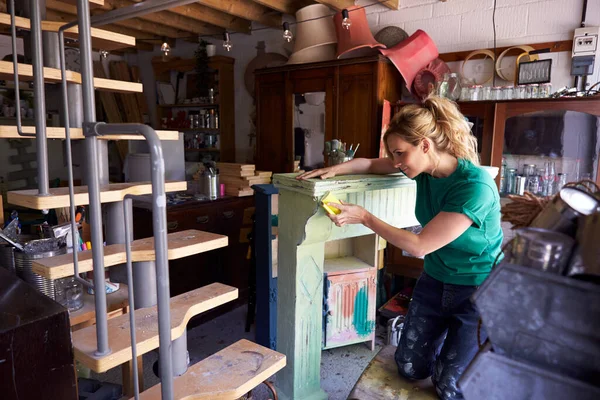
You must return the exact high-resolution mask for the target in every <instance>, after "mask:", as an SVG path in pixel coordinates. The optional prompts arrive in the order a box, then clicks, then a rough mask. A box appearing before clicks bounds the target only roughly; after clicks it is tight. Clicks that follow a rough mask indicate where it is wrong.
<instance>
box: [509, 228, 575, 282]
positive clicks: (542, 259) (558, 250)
mask: <svg viewBox="0 0 600 400" xmlns="http://www.w3.org/2000/svg"><path fill="white" fill-rule="evenodd" d="M574 245H575V240H574V239H573V238H571V237H569V236H567V235H565V234H564V233H560V232H553V231H549V230H546V229H540V228H521V229H517V231H516V236H515V238H514V239H513V245H512V250H511V255H510V261H509V262H511V263H513V264H518V265H523V266H525V267H530V268H535V269H538V270H541V271H546V272H552V273H556V274H562V273H563V271H564V270H565V268H566V267H567V263H568V262H569V258H570V256H571V251H572V250H573V246H574Z"/></svg>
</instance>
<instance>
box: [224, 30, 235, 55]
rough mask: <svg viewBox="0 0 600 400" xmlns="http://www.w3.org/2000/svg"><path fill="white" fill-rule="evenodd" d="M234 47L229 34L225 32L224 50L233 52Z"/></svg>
mask: <svg viewBox="0 0 600 400" xmlns="http://www.w3.org/2000/svg"><path fill="white" fill-rule="evenodd" d="M232 47H233V44H232V43H231V40H230V39H229V32H225V33H224V34H223V48H224V49H225V50H227V51H231V48H232Z"/></svg>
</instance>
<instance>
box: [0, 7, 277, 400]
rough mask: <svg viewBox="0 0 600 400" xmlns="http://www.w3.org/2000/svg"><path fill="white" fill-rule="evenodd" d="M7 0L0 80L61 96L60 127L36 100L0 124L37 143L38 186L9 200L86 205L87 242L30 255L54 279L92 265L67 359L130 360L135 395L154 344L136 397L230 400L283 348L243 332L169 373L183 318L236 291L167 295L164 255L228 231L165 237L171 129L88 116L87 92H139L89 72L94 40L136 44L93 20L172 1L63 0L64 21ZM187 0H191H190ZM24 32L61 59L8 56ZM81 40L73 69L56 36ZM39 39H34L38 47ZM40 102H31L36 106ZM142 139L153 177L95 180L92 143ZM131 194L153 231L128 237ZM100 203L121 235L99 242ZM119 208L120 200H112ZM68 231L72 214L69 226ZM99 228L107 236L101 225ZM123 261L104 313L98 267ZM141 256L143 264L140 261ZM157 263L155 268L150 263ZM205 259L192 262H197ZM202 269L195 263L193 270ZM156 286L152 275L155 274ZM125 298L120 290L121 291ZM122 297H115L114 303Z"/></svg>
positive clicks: (180, 185) (202, 246)
mask: <svg viewBox="0 0 600 400" xmlns="http://www.w3.org/2000/svg"><path fill="white" fill-rule="evenodd" d="M14 1H15V0H7V5H8V11H9V14H6V13H0V27H4V28H7V27H9V28H10V30H11V35H12V37H13V59H14V61H13V62H8V61H0V79H7V80H14V81H15V87H16V88H17V92H18V88H19V81H20V80H22V81H33V82H34V93H35V98H36V99H43V98H44V85H43V84H40V83H60V84H61V85H62V94H63V113H64V115H63V117H64V118H63V119H64V120H65V121H66V123H65V126H64V127H57V128H56V127H53V128H47V127H46V126H45V118H43V114H42V112H43V111H44V110H43V108H44V103H43V101H42V102H41V103H36V125H35V126H34V127H23V126H21V124H20V116H19V115H18V118H17V121H18V122H17V126H0V139H1V138H22V139H26V138H35V139H37V141H36V145H37V150H38V155H37V161H38V168H39V172H38V189H37V190H19V191H10V192H8V194H7V201H8V202H9V203H10V204H14V205H19V206H23V207H27V208H32V209H37V210H48V209H53V208H59V207H69V208H70V211H71V219H72V220H74V207H75V206H76V205H89V215H90V228H91V231H92V232H91V236H92V250H91V251H85V252H79V251H75V252H74V253H73V254H69V255H63V256H57V257H52V258H46V259H41V260H35V262H34V263H33V266H32V269H33V271H34V272H35V273H37V274H39V275H40V276H42V277H44V278H46V279H60V278H63V277H67V276H75V278H76V279H78V280H80V281H82V283H84V284H88V283H87V282H86V281H84V280H82V279H81V278H80V277H79V275H78V274H79V273H82V272H88V271H93V273H94V282H95V283H94V290H95V293H96V295H95V296H94V301H95V318H96V325H92V326H87V327H84V328H82V329H79V330H77V331H74V332H72V342H73V347H74V349H75V358H76V360H78V361H79V362H81V363H82V364H84V365H86V366H88V367H90V368H91V369H93V370H94V371H96V372H104V371H106V370H108V369H110V368H112V367H115V366H118V365H122V364H124V363H127V362H132V363H133V369H134V372H133V377H134V386H135V393H134V394H135V396H136V397H137V396H138V388H137V386H138V384H137V375H138V373H137V359H138V356H140V355H142V354H145V353H147V352H149V351H152V350H156V349H158V350H160V376H161V384H159V385H157V386H154V387H152V388H150V389H149V390H147V391H145V392H142V393H141V398H148V399H159V398H161V399H173V398H177V399H180V398H189V399H192V398H206V399H235V398H239V397H240V396H242V395H243V394H244V393H247V392H248V391H250V390H252V389H253V388H254V387H256V386H257V385H259V384H260V383H261V382H262V381H264V380H265V379H267V378H268V377H270V376H271V375H273V374H274V373H276V372H277V371H279V370H281V369H282V368H283V367H284V366H285V362H286V360H285V356H284V355H283V354H280V353H277V352H275V351H273V350H270V349H267V348H264V347H262V346H259V345H257V344H255V343H252V342H249V341H247V340H241V341H239V342H237V343H234V344H233V345H231V346H229V347H227V348H226V349H223V350H221V351H220V352H218V353H216V354H214V355H213V356H210V357H208V358H207V359H205V360H202V361H200V362H199V363H197V364H195V365H194V366H191V367H189V368H188V369H187V371H185V372H184V373H183V374H181V375H180V376H178V377H174V376H173V375H174V374H173V366H172V364H173V362H172V356H171V352H172V347H175V346H174V343H175V342H176V341H178V340H180V339H185V338H186V326H187V323H188V321H189V320H190V318H192V317H193V316H195V315H198V314H200V313H203V312H206V311H208V310H210V309H212V308H215V307H218V306H220V305H222V304H225V303H227V302H229V301H232V300H234V299H236V298H237V296H238V289H237V288H234V287H230V286H227V285H223V284H220V283H213V284H210V285H207V286H205V287H202V288H198V289H195V290H192V291H190V292H187V293H184V294H181V295H179V296H175V297H173V298H170V296H169V274H168V260H173V259H177V258H181V257H187V256H191V255H194V254H199V253H202V252H205V251H211V250H213V249H217V248H220V247H225V246H227V237H226V236H222V235H215V234H212V233H208V232H201V231H196V230H189V231H183V232H177V233H173V234H170V235H167V233H166V232H167V229H166V196H165V193H167V192H170V191H180V190H185V189H186V183H185V182H165V180H164V162H163V160H162V147H161V145H160V141H161V140H177V138H178V132H174V131H154V130H153V129H152V128H150V127H148V126H145V125H141V124H104V123H99V122H95V121H96V120H95V119H96V117H95V112H94V96H93V94H94V90H106V91H111V92H124V93H142V92H143V87H142V85H141V84H139V83H133V82H123V81H117V80H112V79H106V78H98V77H96V78H95V77H94V76H93V74H92V71H93V68H92V60H91V50H92V48H103V49H121V48H125V47H128V46H133V45H134V44H135V38H134V37H131V36H128V35H123V34H115V33H112V32H108V31H105V30H102V29H101V28H96V27H92V25H94V24H98V25H102V24H105V23H110V22H112V21H114V20H115V19H123V16H126V15H128V13H131V14H132V15H133V13H136V15H139V13H140V12H145V13H151V12H155V11H158V10H162V9H166V8H168V7H169V6H170V4H171V3H173V0H166V1H162V0H160V1H159V0H147V1H145V2H143V3H140V4H136V5H135V10H134V7H133V6H129V7H125V8H122V9H119V10H118V12H113V11H111V12H107V13H104V14H102V15H99V16H95V17H91V16H90V8H91V7H94V6H100V5H102V4H103V3H104V1H103V0H62V1H64V2H66V3H71V4H77V11H78V17H77V18H78V20H77V21H73V22H70V23H67V24H62V23H56V22H51V21H41V18H40V9H39V7H40V5H39V2H38V1H37V0H26V1H29V2H30V3H29V4H30V9H31V18H21V17H16V16H15V15H14ZM191 2H192V1H190V3H191ZM17 28H19V29H25V30H30V31H31V37H32V44H34V46H32V47H33V48H34V49H36V48H41V44H42V42H41V31H47V32H53V33H57V34H58V37H59V49H57V50H58V51H59V53H60V56H61V57H60V58H61V66H60V68H47V67H42V58H41V56H40V55H41V52H36V51H34V52H33V53H34V54H33V57H32V59H33V62H32V63H31V64H24V63H19V62H18V61H17V54H16V29H17ZM65 37H71V38H77V39H78V40H79V45H80V50H81V64H82V71H81V73H77V72H73V71H68V70H66V68H65V65H64V64H65V62H64V38H65ZM36 46H37V47H36ZM68 83H76V84H81V85H82V93H83V120H84V124H83V127H81V128H71V127H70V126H69V122H68V121H69V118H68V110H69V107H68V99H67V84H68ZM38 106H39V107H38ZM46 139H67V142H66V145H67V165H68V172H69V188H58V189H49V188H48V182H47V181H48V179H47V176H48V170H47V169H48V165H47V148H46V146H45V141H46ZM76 139H79V140H84V141H85V146H86V162H87V169H86V170H87V176H86V181H87V183H88V185H87V186H78V187H75V186H74V185H73V171H72V162H71V146H70V140H76ZM143 139H145V140H147V141H148V144H149V146H148V147H149V148H150V151H151V167H152V168H151V169H152V182H151V183H148V182H137V183H127V184H109V183H108V182H101V179H100V177H99V173H98V171H99V168H100V167H101V166H102V164H103V163H106V162H107V160H105V159H99V156H98V154H99V150H98V149H99V148H100V146H102V143H106V140H143ZM134 195H151V196H152V204H153V228H154V237H153V238H148V239H142V240H136V241H132V240H131V238H132V237H133V234H132V227H131V222H130V219H131V207H132V205H131V198H132V196H134ZM101 205H104V207H108V210H109V211H110V212H112V213H113V214H114V213H117V214H118V213H122V214H121V215H122V216H123V217H124V218H123V219H124V221H125V222H124V224H123V226H122V227H118V226H111V227H110V228H111V233H110V236H115V237H117V236H119V235H120V234H123V237H124V238H125V239H122V240H121V241H118V242H116V243H115V244H110V245H108V246H106V247H104V246H103V245H102V243H103V239H104V238H103V234H102V214H101ZM119 207H120V208H119ZM72 227H73V229H75V227H74V222H73V225H72ZM107 236H109V233H108V229H107ZM123 263H126V266H127V284H128V285H127V290H128V297H129V299H128V301H129V308H130V313H129V314H123V315H119V316H116V317H114V318H111V319H110V320H108V319H107V311H108V310H107V304H106V303H107V301H106V293H105V291H104V268H105V267H113V266H116V265H123ZM136 263H137V264H138V265H141V266H142V268H146V267H147V265H148V266H149V267H151V268H155V271H156V282H155V285H156V287H157V293H158V295H157V298H158V300H157V301H156V304H154V305H152V306H148V307H143V308H138V309H137V310H136V309H135V306H134V304H135V303H134V296H135V294H134V292H133V286H134V282H135V280H133V275H132V269H133V268H132V265H133V264H136ZM144 263H148V264H147V265H146V264H144ZM154 265H155V267H154ZM203 267H210V266H198V268H199V269H200V270H201V269H202V268H203ZM199 273H201V271H199ZM153 284H154V282H153ZM121 296H123V293H121ZM123 300H124V298H123V297H120V298H119V302H118V303H119V304H118V306H122V304H123V303H122V302H123Z"/></svg>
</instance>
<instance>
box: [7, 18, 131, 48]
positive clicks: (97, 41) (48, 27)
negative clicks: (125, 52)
mask: <svg viewBox="0 0 600 400" xmlns="http://www.w3.org/2000/svg"><path fill="white" fill-rule="evenodd" d="M15 25H16V27H17V29H24V30H31V23H30V21H29V19H28V18H23V17H15ZM62 25H64V23H63V22H56V21H42V31H46V32H58V30H59V29H60V27H61V26H62ZM0 26H2V27H7V28H10V14H7V13H0ZM8 30H9V29H6V31H8ZM65 37H67V38H71V39H79V31H78V29H77V27H76V26H75V27H73V28H70V29H67V30H66V31H65ZM92 47H94V48H96V49H102V50H107V51H112V50H117V49H122V48H126V47H135V38H134V37H133V36H127V35H123V34H120V33H115V32H111V31H106V30H103V29H98V28H92Z"/></svg>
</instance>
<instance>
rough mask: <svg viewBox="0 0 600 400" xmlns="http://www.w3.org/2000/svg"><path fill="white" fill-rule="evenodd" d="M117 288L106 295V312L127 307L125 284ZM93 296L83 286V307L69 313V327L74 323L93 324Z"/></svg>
mask: <svg viewBox="0 0 600 400" xmlns="http://www.w3.org/2000/svg"><path fill="white" fill-rule="evenodd" d="M119 285H120V286H119V290H117V291H116V292H114V293H109V294H107V295H106V311H107V313H108V314H110V313H112V312H114V311H118V310H122V309H124V308H127V307H129V296H128V294H127V285H125V284H123V283H121V284H119ZM94 299H95V297H94V296H93V295H91V294H88V292H87V290H86V289H85V288H83V307H82V308H80V309H79V310H77V311H74V312H70V313H69V321H70V322H71V328H73V327H75V326H76V325H79V324H83V323H86V322H87V323H88V324H93V323H95V321H96V304H95V300H94Z"/></svg>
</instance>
